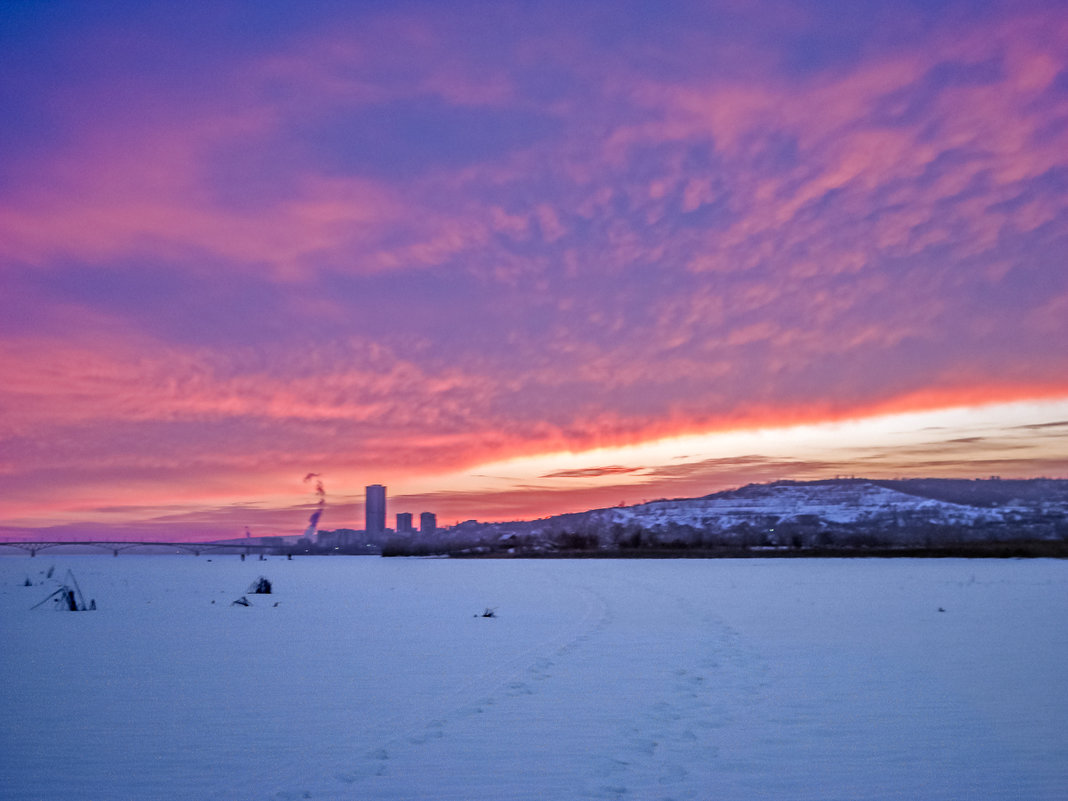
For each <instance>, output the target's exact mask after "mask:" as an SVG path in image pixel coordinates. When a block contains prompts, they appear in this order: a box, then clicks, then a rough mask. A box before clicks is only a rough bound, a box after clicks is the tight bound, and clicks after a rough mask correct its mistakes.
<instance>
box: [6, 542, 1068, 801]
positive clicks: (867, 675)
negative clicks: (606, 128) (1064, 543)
mask: <svg viewBox="0 0 1068 801" xmlns="http://www.w3.org/2000/svg"><path fill="white" fill-rule="evenodd" d="M52 565H55V567H56V571H55V575H56V577H57V578H59V577H61V576H62V575H63V574H64V573H65V571H66V570H67V569H68V568H71V569H72V570H73V572H74V574H75V575H76V577H77V580H78V582H79V584H80V586H81V589H82V590H83V592H84V593H85V595H86V597H87V598H95V599H96V601H97V604H98V606H99V609H98V610H97V611H94V612H81V613H73V612H56V611H50V610H48V609H46V608H41V609H38V610H35V611H30V607H31V606H32V605H33V604H34V603H36V602H37V601H38V600H40V599H41V598H43V597H45V596H46V595H47V593H48V592H50V591H51V589H52V587H53V586H54V584H53V583H52V582H49V581H46V580H45V577H44V575H43V573H44V571H45V570H46V569H47V567H49V566H52ZM261 574H262V575H265V576H266V577H267V578H269V579H270V580H271V581H272V583H273V585H274V593H273V594H271V595H269V596H256V595H248V596H247V597H248V598H249V600H250V601H251V602H252V604H253V605H252V606H251V607H248V608H244V607H237V606H231V605H230V602H231V601H232V600H234V599H236V598H238V597H240V596H242V595H245V594H246V590H247V588H248V585H249V584H250V583H251V582H252V581H254V580H255V579H256V577H257V576H259V575H261ZM27 576H29V577H30V578H31V579H32V580H33V581H34V582H35V584H34V586H31V587H25V586H22V585H23V583H24V581H25V579H26V577H27ZM212 601H215V603H214V604H213V603H212ZM275 602H277V603H278V606H274V604H275ZM487 607H493V608H495V610H496V616H495V617H492V618H484V617H481V613H482V611H483V610H484V609H485V608H487ZM940 607H941V608H942V609H944V610H945V611H944V612H943V611H940ZM1066 613H1068V563H1065V562H1061V561H1053V560H1029V561H1024V560H1012V561H1007V560H904V559H899V560H880V559H867V560H859V559H858V560H816V559H782V560H776V559H757V560H618V561H617V560H545V561H537V560H515V561H508V560H486V561H474V560H473V561H464V560H446V559H376V558H370V557H313V558H304V559H295V560H293V561H286V560H284V559H277V558H275V559H270V560H268V561H266V562H260V561H254V560H249V561H246V562H241V561H239V560H238V558H237V557H236V556H226V557H219V556H216V557H214V558H212V559H211V560H210V561H209V560H208V559H206V558H205V557H203V556H201V557H199V558H197V557H193V556H156V557H146V556H120V557H118V558H113V557H110V556H53V557H49V556H48V555H46V554H39V555H38V557H37V558H34V559H30V558H28V557H7V558H3V559H0V643H2V649H0V686H2V688H3V690H2V695H0V738H2V741H0V798H3V799H19V800H20V801H32V800H33V799H42V800H44V799H47V800H48V801H54V800H55V799H95V800H96V801H107V800H108V799H124V800H125V799H134V798H136V799H198V800H203V799H227V801H239V800H240V799H275V800H277V799H301V798H313V799H420V798H425V799H430V798H433V799H457V800H459V799H465V800H466V801H475V800H477V799H486V800H487V801H489V800H490V799H492V800H493V801H500V799H578V798H626V799H757V798H759V799H784V800H785V799H790V800H791V801H799V800H802V799H820V801H831V800H832V799H889V798H901V799H932V800H935V799H961V798H983V799H1014V800H1015V799H1063V798H1064V797H1065V790H1066V788H1068V723H1066V717H1068V680H1066V678H1065V672H1064V665H1065V660H1066V657H1068V627H1066V626H1065V625H1064V621H1065V618H1066Z"/></svg>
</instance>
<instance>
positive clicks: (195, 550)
mask: <svg viewBox="0 0 1068 801" xmlns="http://www.w3.org/2000/svg"><path fill="white" fill-rule="evenodd" d="M0 548H15V549H18V550H21V551H26V552H27V553H29V555H30V556H37V552H38V551H45V550H48V549H50V548H79V549H80V548H89V549H92V550H91V551H90V552H99V551H111V553H112V555H113V556H118V555H119V552H120V551H132V550H134V549H138V550H139V551H140V552H142V553H191V554H193V555H194V556H200V555H201V554H202V553H221V554H225V553H229V554H241V555H242V556H249V555H251V554H290V553H297V550H296V548H293V547H286V546H284V545H252V544H249V545H239V544H236V543H232V542H228V543H227V542H134V541H132V540H114V541H112V540H77V541H72V540H39V541H36V542H31V541H14V540H12V541H6V542H0Z"/></svg>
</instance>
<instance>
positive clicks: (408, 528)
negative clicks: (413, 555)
mask: <svg viewBox="0 0 1068 801" xmlns="http://www.w3.org/2000/svg"><path fill="white" fill-rule="evenodd" d="M412 531H413V529H412V513H411V512H399V513H398V514H397V533H398V534H411V533H412Z"/></svg>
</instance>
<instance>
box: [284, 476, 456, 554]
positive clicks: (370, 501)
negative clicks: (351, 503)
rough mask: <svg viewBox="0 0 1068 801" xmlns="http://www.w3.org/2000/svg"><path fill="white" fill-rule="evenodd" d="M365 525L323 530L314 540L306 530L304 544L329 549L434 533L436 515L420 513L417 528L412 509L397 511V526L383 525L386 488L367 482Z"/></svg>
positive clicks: (436, 524) (378, 543) (376, 543)
mask: <svg viewBox="0 0 1068 801" xmlns="http://www.w3.org/2000/svg"><path fill="white" fill-rule="evenodd" d="M364 493H365V494H364V528H363V531H358V530H355V529H338V530H336V531H322V532H319V533H318V536H317V537H315V539H314V540H312V539H311V535H309V534H308V533H307V532H305V538H306V539H307V544H308V546H310V547H314V546H318V547H319V548H329V549H348V548H351V547H362V546H367V545H380V544H381V543H382V542H383V541H385V540H386V539H387V538H388V537H389V536H390V535H392V534H397V535H399V536H402V537H411V536H414V535H416V534H418V535H419V536H420V537H426V536H429V535H433V534H435V533H436V532H437V530H438V517H437V515H436V514H434V513H433V512H422V513H421V514H420V515H419V528H418V529H416V527H415V516H414V515H413V514H412V513H411V512H398V513H397V515H396V521H397V523H396V529H390V528H387V527H386V488H385V487H384V486H383V485H382V484H370V485H368V486H367V487H365V488H364Z"/></svg>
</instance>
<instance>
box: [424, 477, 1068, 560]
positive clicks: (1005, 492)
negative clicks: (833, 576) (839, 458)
mask: <svg viewBox="0 0 1068 801" xmlns="http://www.w3.org/2000/svg"><path fill="white" fill-rule="evenodd" d="M950 498H952V499H954V500H949V499H950ZM1014 539H1029V540H1033V539H1068V481H1066V480H1058V479H1033V480H1026V481H1006V482H1001V481H1000V480H998V479H985V480H963V479H911V480H897V481H886V480H869V479H855V478H850V479H832V480H823V481H809V482H796V481H778V482H775V483H772V484H751V485H749V486H745V487H742V488H740V489H735V490H729V491H726V492H720V493H716V494H713V495H708V496H705V497H702V498H681V499H674V500H658V501H652V502H650V503H643V504H640V505H637V506H627V507H615V508H608V509H595V510H591V511H589V512H582V513H577V514H567V515H559V516H556V517H550V518H546V519H544V520H536V521H531V522H517V523H494V524H486V523H474V522H470V523H466V524H462V525H461V526H457V527H454V528H453V529H451V530H450V531H448V532H444V533H443V540H444V541H445V542H451V543H452V544H454V545H459V544H472V545H479V544H481V545H494V546H496V547H500V546H502V545H504V546H508V547H518V548H527V549H531V548H533V549H539V550H540V549H548V548H597V547H600V548H613V547H641V546H649V545H680V546H716V545H746V546H757V547H759V546H764V547H770V546H793V547H800V546H805V547H809V546H814V545H816V546H827V545H845V546H849V545H861V546H863V545H932V544H939V543H949V542H974V541H984V540H990V541H1000V540H1014Z"/></svg>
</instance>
